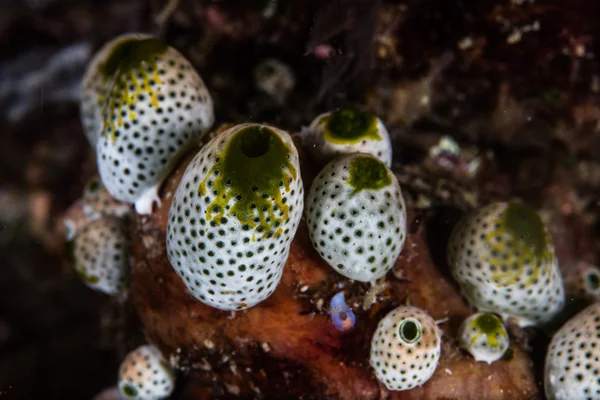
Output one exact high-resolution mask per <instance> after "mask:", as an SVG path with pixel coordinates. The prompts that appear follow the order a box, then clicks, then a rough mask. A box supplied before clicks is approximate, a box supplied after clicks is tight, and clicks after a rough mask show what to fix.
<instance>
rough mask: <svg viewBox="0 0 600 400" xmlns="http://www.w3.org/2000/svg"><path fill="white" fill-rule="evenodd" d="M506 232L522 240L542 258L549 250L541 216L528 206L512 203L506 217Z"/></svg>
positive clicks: (507, 209)
mask: <svg viewBox="0 0 600 400" xmlns="http://www.w3.org/2000/svg"><path fill="white" fill-rule="evenodd" d="M504 221H505V222H504V224H505V226H506V230H507V231H508V232H509V233H510V234H511V235H512V236H513V237H514V238H515V239H517V240H521V241H522V242H523V243H524V244H525V245H526V246H528V247H529V248H531V249H532V250H533V254H534V255H535V256H536V257H538V258H542V257H543V256H544V254H545V253H546V251H547V249H548V240H547V238H546V229H545V228H544V223H543V222H542V219H541V218H540V216H539V215H538V214H537V213H536V212H535V211H533V210H532V209H531V208H529V207H527V206H526V205H523V204H519V203H510V204H509V205H508V207H507V208H506V214H505V215H504Z"/></svg>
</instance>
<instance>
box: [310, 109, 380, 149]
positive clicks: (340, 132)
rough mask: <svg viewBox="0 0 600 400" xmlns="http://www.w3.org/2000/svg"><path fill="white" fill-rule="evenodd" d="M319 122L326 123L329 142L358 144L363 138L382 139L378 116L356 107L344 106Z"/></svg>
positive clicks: (325, 127) (326, 137)
mask: <svg viewBox="0 0 600 400" xmlns="http://www.w3.org/2000/svg"><path fill="white" fill-rule="evenodd" d="M319 123H322V124H324V125H325V126H324V132H323V135H324V137H325V139H326V140H327V141H328V142H331V143H336V144H356V143H358V142H360V141H361V140H381V136H379V134H378V133H377V118H376V117H375V116H374V115H372V114H370V113H368V112H365V111H361V110H359V109H357V108H355V107H350V106H346V107H342V108H340V109H338V110H336V111H334V112H332V113H331V114H329V115H328V116H326V117H323V118H322V119H321V121H319Z"/></svg>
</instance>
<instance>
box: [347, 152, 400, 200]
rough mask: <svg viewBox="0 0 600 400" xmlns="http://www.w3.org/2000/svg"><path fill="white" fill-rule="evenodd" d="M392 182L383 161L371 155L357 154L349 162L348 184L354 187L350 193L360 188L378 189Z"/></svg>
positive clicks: (354, 192) (356, 191)
mask: <svg viewBox="0 0 600 400" xmlns="http://www.w3.org/2000/svg"><path fill="white" fill-rule="evenodd" d="M391 183H392V178H391V176H390V174H389V172H388V170H387V168H386V166H385V164H383V162H381V161H380V160H379V159H377V158H375V157H372V156H357V157H355V158H354V160H352V161H351V162H350V176H349V177H348V184H349V185H350V186H351V187H353V188H354V190H353V191H352V195H354V194H356V193H358V192H360V191H362V190H379V189H382V188H384V187H386V186H388V185H390V184H391Z"/></svg>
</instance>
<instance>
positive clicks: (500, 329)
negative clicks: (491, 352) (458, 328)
mask: <svg viewBox="0 0 600 400" xmlns="http://www.w3.org/2000/svg"><path fill="white" fill-rule="evenodd" d="M469 328H470V329H473V328H475V329H476V330H477V331H478V332H481V333H479V334H477V335H475V336H474V337H473V339H471V345H473V343H475V341H476V340H477V338H479V336H480V335H486V336H487V340H488V343H489V345H490V346H491V347H498V336H504V325H502V321H501V320H500V318H498V317H496V316H495V315H494V314H492V313H485V314H482V315H480V316H479V317H477V318H475V319H474V320H473V321H471V324H470V326H469Z"/></svg>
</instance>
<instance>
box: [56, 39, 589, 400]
mask: <svg viewBox="0 0 600 400" xmlns="http://www.w3.org/2000/svg"><path fill="white" fill-rule="evenodd" d="M269 63H270V64H265V65H267V66H270V65H276V66H278V68H279V64H277V63H276V62H275V63H274V61H273V60H269ZM265 65H261V66H260V68H258V69H257V72H256V73H257V74H259V72H260V71H262V70H264V69H265V68H266V67H265ZM286 73H288V75H289V71H287V70H286ZM259 75H260V74H259ZM260 76H262V75H260ZM292 78H293V77H292ZM288 80H289V79H288ZM261 82H262V81H261ZM263 83H264V82H263ZM257 85H258V86H259V87H260V88H261V90H264V91H268V90H267V89H268V87H267V86H265V85H264V84H263V86H261V85H260V84H258V83H257ZM269 87H270V86H269ZM292 87H293V85H291V86H289V87H287V86H286V88H287V89H289V90H291V88H292ZM81 115H82V124H83V127H84V130H85V133H86V136H87V137H88V139H89V141H90V144H91V145H92V146H93V147H94V148H95V149H96V152H97V162H98V169H99V172H100V178H101V181H98V180H96V181H92V182H91V183H90V185H89V187H88V189H87V191H86V196H84V198H83V199H82V202H83V204H84V206H85V207H84V208H85V210H86V212H85V213H84V214H85V215H84V217H82V218H81V221H79V220H74V219H73V220H67V221H65V224H66V226H67V228H68V230H69V232H68V237H69V239H73V238H74V240H75V259H76V260H75V261H76V264H75V265H76V269H77V271H78V273H79V274H80V275H81V276H82V278H83V279H84V281H85V282H86V283H87V284H88V285H89V286H90V287H93V288H96V289H98V290H101V291H104V292H105V293H107V294H115V293H117V292H120V291H122V290H123V288H124V286H125V282H126V279H127V276H128V264H129V239H128V236H127V235H128V233H127V232H126V230H125V228H124V226H125V225H124V224H123V222H122V221H123V220H124V218H126V214H127V210H128V209H129V207H128V206H127V204H133V205H135V209H136V211H137V212H138V213H140V214H149V213H151V212H152V208H153V206H154V205H155V204H158V202H159V200H158V189H159V188H160V185H161V183H162V181H163V180H164V178H165V177H166V176H167V175H168V174H169V173H170V172H171V170H172V168H173V167H174V165H175V164H176V162H177V161H178V160H179V159H180V158H181V156H182V155H183V154H185V152H186V151H188V150H189V149H191V148H194V146H196V145H197V144H198V143H199V140H200V139H201V138H202V137H203V136H204V135H205V134H206V133H207V132H208V131H209V129H210V128H211V126H212V124H213V122H214V114H213V103H212V99H211V97H210V94H209V92H208V90H207V89H206V87H205V85H204V83H203V81H202V79H201V78H200V76H199V75H198V73H197V72H196V70H195V69H194V67H193V66H192V65H191V63H190V62H189V61H188V60H186V59H185V57H184V56H183V55H181V54H180V53H179V52H178V51H177V50H175V49H174V48H172V47H171V46H169V45H168V44H167V43H166V42H164V41H163V40H162V39H160V38H157V37H155V36H152V35H145V34H127V35H123V36H120V37H118V38H116V39H114V40H112V41H110V42H109V43H107V44H105V45H104V46H103V47H102V48H101V49H100V51H99V52H98V53H97V54H96V56H95V57H94V59H93V60H92V62H91V63H90V66H89V68H88V71H87V73H86V76H85V79H84V82H83V87H82V102H81ZM298 137H299V140H300V139H301V140H302V142H303V144H304V146H305V148H306V150H307V151H308V153H309V154H310V156H311V157H312V158H313V160H314V161H316V162H317V163H319V166H320V167H321V169H320V172H319V173H318V174H317V176H316V178H315V179H314V181H313V182H312V184H311V186H310V189H309V190H308V191H307V193H306V205H305V204H304V202H305V193H304V184H303V182H302V178H301V171H300V160H299V155H298V150H297V148H296V143H297V142H295V141H294V140H293V139H292V135H290V134H289V133H288V132H286V131H284V130H282V129H280V128H277V127H275V126H271V125H267V124H259V123H246V124H239V125H235V126H233V127H231V128H229V129H227V130H225V131H223V132H221V133H219V134H217V135H215V136H214V137H213V138H212V139H211V140H210V141H208V142H207V143H206V144H204V146H203V147H202V148H201V149H200V150H199V151H198V152H197V154H196V156H195V157H194V158H193V159H192V161H191V162H190V163H189V165H188V166H187V169H186V170H185V173H184V174H183V177H182V179H181V181H180V182H179V185H178V187H177V190H176V191H175V193H174V196H173V200H172V202H171V205H170V212H169V219H168V224H167V236H166V245H167V254H168V258H169V261H170V263H171V265H172V266H173V268H174V270H175V272H176V273H177V274H178V275H179V277H180V278H181V279H182V281H183V282H184V284H185V286H186V287H187V289H188V291H189V294H190V295H191V296H193V297H195V298H196V299H197V300H198V301H200V302H203V303H205V304H207V305H209V306H211V307H214V308H217V309H221V310H227V311H237V310H244V309H247V308H251V307H254V306H257V305H258V304H260V303H261V302H263V301H266V300H267V299H268V298H269V296H270V295H271V294H272V293H273V292H274V291H275V290H276V288H277V286H278V284H279V281H280V279H281V276H282V273H283V270H284V268H285V264H286V260H287V258H288V255H289V252H290V245H291V242H292V240H293V238H294V236H295V234H296V231H297V229H298V227H299V225H300V220H301V217H302V216H303V215H305V217H306V224H307V228H308V232H309V237H310V240H311V242H312V245H313V247H314V248H315V250H316V251H317V252H318V254H319V255H320V256H321V257H322V258H323V260H324V261H325V262H326V263H327V264H328V265H329V266H330V267H331V268H332V269H333V270H334V271H336V272H337V273H339V274H340V275H341V276H342V277H343V278H341V279H349V280H356V281H360V282H371V283H373V282H374V281H375V280H377V279H381V278H384V277H385V276H386V274H387V273H388V272H389V271H390V270H391V268H392V267H393V266H394V264H395V263H396V259H397V258H398V256H399V254H400V253H401V252H402V249H403V247H404V243H405V240H406V235H407V226H406V224H407V216H406V206H405V202H404V199H403V196H402V190H401V187H400V185H399V183H398V181H397V179H396V177H395V175H394V173H393V172H392V170H391V169H390V168H391V163H392V145H391V140H390V137H389V134H388V132H387V129H386V127H385V126H384V124H383V122H382V121H381V120H380V119H379V118H377V117H376V116H374V115H372V114H371V113H369V112H367V111H363V110H360V109H358V108H356V107H354V106H344V107H341V108H339V109H336V110H333V111H330V112H326V113H323V114H321V115H319V116H318V117H316V118H315V119H314V120H313V121H312V123H311V124H310V125H309V126H308V127H307V128H304V129H303V130H302V132H300V133H299V134H298ZM99 193H100V194H99ZM98 199H102V201H98ZM82 221H83V222H82ZM448 264H449V267H450V271H451V272H452V275H453V276H454V278H455V279H456V281H457V282H458V284H459V286H460V288H461V290H462V292H463V295H464V296H465V298H466V299H467V300H468V301H469V303H470V304H471V305H472V306H473V307H474V308H476V309H477V310H478V311H480V312H479V313H476V314H473V315H472V316H471V317H469V318H467V319H466V320H465V321H464V322H463V324H462V325H461V328H460V329H459V342H460V344H461V347H463V348H464V349H465V350H466V351H468V352H469V353H471V354H472V356H473V357H474V358H475V359H476V360H478V361H484V362H487V363H492V362H495V361H497V360H498V359H500V358H501V357H502V355H503V354H504V352H505V351H506V350H507V348H508V346H509V337H508V333H507V330H506V328H505V326H504V323H503V321H502V319H501V318H499V317H498V316H497V315H499V316H501V317H502V318H503V319H504V320H505V321H506V322H507V321H509V320H513V321H515V322H516V323H517V324H519V325H521V326H532V325H539V324H542V323H547V322H549V321H551V320H552V318H553V317H554V316H555V315H556V314H557V313H558V312H559V311H560V310H561V309H562V307H563V305H564V302H565V296H564V288H563V282H562V278H561V276H560V272H559V270H558V263H557V259H556V257H555V255H554V249H553V245H552V241H551V239H550V235H549V234H548V231H547V229H546V227H545V226H544V224H543V222H542V221H541V219H540V217H539V216H538V215H537V213H536V212H535V211H533V210H532V209H530V208H528V207H527V206H525V205H523V204H520V203H516V202H509V203H493V204H490V205H488V206H486V207H483V208H481V209H479V210H475V211H474V212H472V213H471V214H470V215H467V216H466V217H464V218H463V219H462V220H461V222H459V224H458V225H457V226H456V228H455V229H454V232H453V234H452V236H451V238H450V242H449V244H448ZM585 276H586V279H587V280H586V281H585V282H586V284H588V286H589V288H590V290H597V288H598V282H597V281H598V279H597V277H598V274H597V272H596V271H591V272H590V271H588V272H586V275H585ZM590 285H592V286H593V287H592V286H590ZM596 307H597V306H596ZM329 313H330V318H331V321H332V324H333V326H334V327H335V328H336V329H337V330H339V331H341V332H349V331H351V330H352V329H353V328H354V326H355V325H356V323H357V320H356V319H357V318H356V316H355V314H354V312H353V310H352V306H351V305H349V304H347V303H346V298H345V292H344V291H340V292H338V293H337V294H336V295H334V296H333V297H332V298H331V299H330V307H329ZM496 314H497V315H496ZM597 315H598V312H597V309H596V308H590V309H588V311H585V312H584V313H582V314H579V315H578V316H576V317H574V318H573V319H572V320H571V321H569V322H568V323H567V324H566V325H565V326H564V327H563V328H562V329H561V330H560V331H559V332H557V333H556V335H555V337H554V339H553V342H552V344H551V346H550V350H549V353H548V359H547V365H546V392H547V395H548V397H549V398H556V399H562V398H569V399H579V398H587V397H589V398H595V397H597V396H598V390H599V389H597V388H598V384H597V383H589V384H584V385H582V384H581V382H582V379H583V380H585V382H588V381H587V378H588V377H591V378H593V379H594V382H596V381H595V380H596V379H598V373H597V371H598V370H597V363H598V357H596V356H593V357H592V358H591V359H590V357H588V356H587V354H588V351H591V350H592V349H591V347H595V344H596V343H595V341H592V342H591V343H586V342H581V343H582V344H581V346H584V347H585V348H584V349H583V350H581V349H580V348H575V347H576V346H575V345H576V344H577V343H578V342H577V341H573V340H571V339H570V338H571V337H573V338H577V337H579V336H578V335H580V334H581V333H580V332H585V334H586V335H589V334H593V335H596V334H597V331H598V327H597V323H598V321H599V320H600V317H598V316H597ZM592 331H593V332H592ZM441 341H442V335H441V331H440V329H439V328H438V325H437V323H436V322H435V321H434V320H433V319H432V318H431V316H430V315H429V314H427V313H426V312H425V311H424V310H421V309H419V308H416V307H412V306H400V307H397V308H396V309H393V310H390V311H389V313H388V314H387V315H386V316H385V317H384V318H383V319H382V320H381V321H380V322H379V324H378V326H377V329H376V331H375V332H374V334H373V337H372V343H371V355H370V364H371V366H372V368H373V371H374V373H375V375H376V376H377V378H378V379H379V381H381V383H382V384H383V385H384V386H385V387H387V389H389V390H408V389H411V388H414V387H417V386H421V385H423V384H424V383H425V382H427V380H428V379H429V378H431V376H432V375H433V374H434V373H435V370H436V368H437V365H438V360H439V358H440V353H441ZM586 346H587V347H586ZM588 347H589V348H588ZM567 352H568V353H569V354H571V352H573V354H577V356H576V357H579V358H580V359H581V361H580V362H579V363H578V364H576V368H575V369H573V368H572V367H571V364H573V363H574V361H573V360H572V359H571V358H570V357H569V358H566V354H567ZM586 360H588V361H589V363H590V366H591V368H592V369H589V368H587V365H588V364H586V362H588V361H586ZM578 371H580V372H578ZM591 378H590V379H591ZM152 382H154V383H152ZM590 382H591V381H590ZM173 386H174V375H173V372H172V370H171V368H170V367H169V366H168V365H167V364H166V363H165V361H164V359H163V357H162V355H161V354H160V351H159V350H158V348H156V347H154V346H153V345H145V346H142V347H140V348H138V349H137V350H135V351H133V352H132V353H130V354H129V355H128V356H127V358H126V359H125V360H124V362H123V364H122V367H121V372H120V378H119V388H120V390H121V394H122V395H123V396H125V397H126V398H139V399H145V398H165V397H167V396H169V395H170V393H171V391H172V390H173ZM582 393H583V394H584V395H582ZM586 396H587V397H586Z"/></svg>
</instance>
